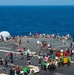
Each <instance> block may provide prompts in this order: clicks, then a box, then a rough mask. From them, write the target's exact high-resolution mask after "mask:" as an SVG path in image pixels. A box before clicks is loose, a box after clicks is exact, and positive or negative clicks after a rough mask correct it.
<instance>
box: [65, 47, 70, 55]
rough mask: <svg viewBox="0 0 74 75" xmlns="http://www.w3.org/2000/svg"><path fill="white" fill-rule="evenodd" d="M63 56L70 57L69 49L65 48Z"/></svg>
mask: <svg viewBox="0 0 74 75" xmlns="http://www.w3.org/2000/svg"><path fill="white" fill-rule="evenodd" d="M65 56H70V52H69V49H67V48H66V51H65Z"/></svg>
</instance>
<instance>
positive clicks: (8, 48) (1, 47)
mask: <svg viewBox="0 0 74 75" xmlns="http://www.w3.org/2000/svg"><path fill="white" fill-rule="evenodd" d="M0 48H5V49H11V48H8V47H0Z"/></svg>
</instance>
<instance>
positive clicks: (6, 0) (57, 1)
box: [0, 0, 74, 5]
mask: <svg viewBox="0 0 74 75" xmlns="http://www.w3.org/2000/svg"><path fill="white" fill-rule="evenodd" d="M0 5H74V0H0Z"/></svg>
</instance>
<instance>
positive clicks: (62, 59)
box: [58, 56, 71, 67]
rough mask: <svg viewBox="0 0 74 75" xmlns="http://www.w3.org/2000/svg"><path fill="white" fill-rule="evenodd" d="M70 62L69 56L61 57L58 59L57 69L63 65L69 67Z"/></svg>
mask: <svg viewBox="0 0 74 75" xmlns="http://www.w3.org/2000/svg"><path fill="white" fill-rule="evenodd" d="M70 62H71V57H70V56H61V57H59V59H58V66H59V67H60V65H62V66H64V65H65V64H67V66H70Z"/></svg>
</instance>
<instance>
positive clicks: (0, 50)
mask: <svg viewBox="0 0 74 75" xmlns="http://www.w3.org/2000/svg"><path fill="white" fill-rule="evenodd" d="M0 52H6V53H7V52H12V53H15V52H14V51H8V50H3V49H0ZM16 53H17V54H20V53H19V52H16Z"/></svg>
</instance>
